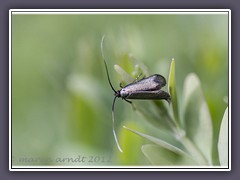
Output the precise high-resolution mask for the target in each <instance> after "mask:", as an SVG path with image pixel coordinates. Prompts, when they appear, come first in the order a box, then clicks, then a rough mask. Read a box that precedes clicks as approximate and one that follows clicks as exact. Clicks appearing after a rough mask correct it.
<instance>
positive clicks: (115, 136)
mask: <svg viewBox="0 0 240 180" xmlns="http://www.w3.org/2000/svg"><path fill="white" fill-rule="evenodd" d="M116 98H117V96H115V97H114V99H113V104H112V129H113V136H114V139H115V141H116V144H117V147H118V150H119V151H120V152H123V150H122V148H121V147H120V145H119V143H118V139H117V134H116V131H115V125H114V122H115V119H114V105H115V101H116Z"/></svg>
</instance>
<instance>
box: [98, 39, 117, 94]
mask: <svg viewBox="0 0 240 180" xmlns="http://www.w3.org/2000/svg"><path fill="white" fill-rule="evenodd" d="M103 41H104V35H103V37H102V41H101V53H102V57H103V61H104V65H105V69H106V72H107V78H108V83H109V84H110V86H111V88H112V90H113V91H114V92H115V93H117V91H116V90H115V89H114V88H113V85H112V83H111V81H110V77H109V73H108V68H107V63H106V60H105V59H106V58H105V56H104V53H103Z"/></svg>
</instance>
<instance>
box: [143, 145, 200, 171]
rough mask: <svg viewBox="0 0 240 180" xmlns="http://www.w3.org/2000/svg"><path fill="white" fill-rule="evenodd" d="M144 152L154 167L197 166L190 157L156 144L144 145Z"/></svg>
mask: <svg viewBox="0 0 240 180" xmlns="http://www.w3.org/2000/svg"><path fill="white" fill-rule="evenodd" d="M142 152H143V154H144V155H145V157H146V158H147V159H148V160H149V161H150V163H151V164H152V165H162V166H169V165H171V166H176V165H178V166H179V165H188V166H189V165H196V163H195V162H194V161H193V160H192V159H191V158H189V157H188V156H185V155H183V154H182V155H180V154H178V153H175V152H173V151H170V150H168V149H165V148H163V147H160V146H157V145H154V144H146V145H143V146H142Z"/></svg>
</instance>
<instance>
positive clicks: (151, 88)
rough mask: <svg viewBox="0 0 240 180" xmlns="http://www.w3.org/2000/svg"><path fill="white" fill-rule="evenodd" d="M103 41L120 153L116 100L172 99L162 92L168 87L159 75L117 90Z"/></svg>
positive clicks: (113, 127)
mask: <svg viewBox="0 0 240 180" xmlns="http://www.w3.org/2000/svg"><path fill="white" fill-rule="evenodd" d="M103 41H104V36H103V37H102V41H101V53H102V57H103V62H104V65H105V70H106V73H107V78H108V82H109V85H110V87H111V88H112V90H113V91H114V98H113V103H112V130H113V135H114V139H115V141H116V144H117V147H118V149H119V151H120V152H123V151H122V148H121V147H120V145H119V142H118V138H117V135H116V131H115V126H114V122H115V119H114V106H115V101H116V99H117V98H122V99H123V100H125V101H126V102H128V103H130V104H132V102H131V101H129V99H130V100H131V99H133V100H138V99H139V100H166V101H167V102H168V103H170V102H171V97H170V94H169V93H167V92H165V91H163V90H161V88H162V87H164V86H165V85H166V79H165V78H164V77H163V76H162V75H159V74H154V75H151V76H149V77H144V78H142V79H140V80H137V79H136V81H134V82H132V83H130V84H127V85H126V86H124V87H122V86H121V84H120V87H121V89H119V90H115V89H114V87H113V85H112V83H111V80H110V77H109V73H108V67H107V63H106V59H105V56H104V53H103Z"/></svg>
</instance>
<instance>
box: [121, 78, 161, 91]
mask: <svg viewBox="0 0 240 180" xmlns="http://www.w3.org/2000/svg"><path fill="white" fill-rule="evenodd" d="M165 85H166V80H165V78H164V77H163V76H161V75H159V74H154V75H152V76H149V77H146V78H143V79H141V80H139V81H137V82H134V83H131V84H128V85H127V86H125V87H124V89H126V91H128V92H135V91H151V90H159V89H161V88H162V87H163V86H165Z"/></svg>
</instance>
